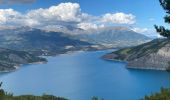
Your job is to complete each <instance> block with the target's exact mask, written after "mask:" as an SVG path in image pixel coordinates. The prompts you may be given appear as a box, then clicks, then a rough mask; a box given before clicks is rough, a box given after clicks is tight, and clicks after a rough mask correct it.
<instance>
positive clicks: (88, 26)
mask: <svg viewBox="0 0 170 100" xmlns="http://www.w3.org/2000/svg"><path fill="white" fill-rule="evenodd" d="M77 26H78V28H81V29H84V30H89V29H97V28H98V26H97V25H96V24H93V23H80V24H78V25H77Z"/></svg>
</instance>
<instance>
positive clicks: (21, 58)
mask: <svg viewBox="0 0 170 100" xmlns="http://www.w3.org/2000/svg"><path fill="white" fill-rule="evenodd" d="M38 62H39V63H40V62H46V59H44V58H41V57H36V56H34V55H32V54H29V53H28V52H24V51H15V50H9V49H3V48H0V71H4V72H6V71H12V70H15V69H17V68H18V67H19V66H20V65H22V64H29V63H38Z"/></svg>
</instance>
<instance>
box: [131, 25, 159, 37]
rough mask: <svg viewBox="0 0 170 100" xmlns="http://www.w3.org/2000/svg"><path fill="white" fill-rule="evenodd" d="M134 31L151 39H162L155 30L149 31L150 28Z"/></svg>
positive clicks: (134, 29) (136, 28) (135, 29)
mask: <svg viewBox="0 0 170 100" xmlns="http://www.w3.org/2000/svg"><path fill="white" fill-rule="evenodd" d="M132 30H133V31H135V32H137V33H141V34H144V35H146V36H149V37H160V35H159V34H158V33H157V32H156V31H155V29H149V28H138V27H135V28H132Z"/></svg>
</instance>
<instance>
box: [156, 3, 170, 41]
mask: <svg viewBox="0 0 170 100" xmlns="http://www.w3.org/2000/svg"><path fill="white" fill-rule="evenodd" d="M159 2H160V4H161V6H162V7H163V9H164V10H165V11H166V13H167V15H166V16H165V17H164V20H165V23H168V24H170V0H159ZM154 27H155V29H156V31H157V32H158V33H159V34H160V35H161V36H163V37H167V38H170V30H169V29H166V28H165V27H164V26H157V25H154Z"/></svg>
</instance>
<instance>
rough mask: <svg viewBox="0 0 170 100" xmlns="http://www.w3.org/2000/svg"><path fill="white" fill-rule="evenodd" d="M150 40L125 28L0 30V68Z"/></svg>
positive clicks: (6, 68) (11, 67)
mask: <svg viewBox="0 0 170 100" xmlns="http://www.w3.org/2000/svg"><path fill="white" fill-rule="evenodd" d="M57 30H58V29H57ZM74 32H75V33H74ZM129 36H130V37H129ZM149 40H150V38H148V37H146V36H144V35H141V34H139V33H136V32H134V31H132V30H130V29H128V28H125V27H108V28H101V29H99V30H88V31H87V30H83V29H80V28H75V27H72V26H67V27H60V30H58V31H54V30H53V31H52V30H43V29H36V28H31V27H17V28H9V29H0V55H1V56H0V57H1V58H0V71H8V70H13V69H16V67H15V66H18V65H21V64H27V63H33V62H44V61H46V60H45V59H43V58H40V57H38V56H42V55H45V56H46V55H52V56H53V55H56V54H61V53H67V52H71V51H79V50H83V51H87V50H101V49H108V48H120V47H121V48H122V47H129V46H134V45H138V44H141V43H144V42H147V41H149ZM4 48H6V49H4Z"/></svg>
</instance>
